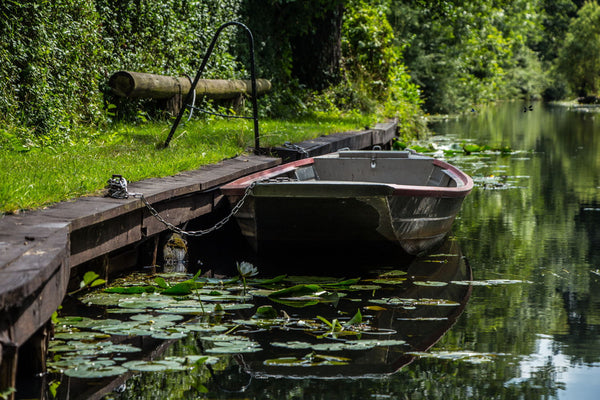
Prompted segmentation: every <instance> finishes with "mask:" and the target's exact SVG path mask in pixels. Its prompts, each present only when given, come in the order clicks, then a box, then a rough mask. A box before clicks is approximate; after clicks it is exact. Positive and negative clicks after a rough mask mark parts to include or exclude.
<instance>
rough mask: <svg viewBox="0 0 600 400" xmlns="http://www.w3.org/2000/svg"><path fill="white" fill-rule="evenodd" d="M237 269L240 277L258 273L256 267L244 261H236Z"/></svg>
mask: <svg viewBox="0 0 600 400" xmlns="http://www.w3.org/2000/svg"><path fill="white" fill-rule="evenodd" d="M237 270H238V273H239V274H240V276H241V277H242V278H249V277H251V276H255V275H258V269H257V268H256V267H255V266H254V265H252V264H250V263H249V262H246V261H242V262H241V263H237Z"/></svg>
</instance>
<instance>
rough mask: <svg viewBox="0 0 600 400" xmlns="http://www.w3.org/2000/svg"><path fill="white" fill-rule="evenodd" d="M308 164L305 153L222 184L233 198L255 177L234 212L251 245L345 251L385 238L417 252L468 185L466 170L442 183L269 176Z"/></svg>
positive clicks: (445, 226)
mask: <svg viewBox="0 0 600 400" xmlns="http://www.w3.org/2000/svg"><path fill="white" fill-rule="evenodd" d="M427 159H428V160H431V161H428V162H429V163H437V164H439V165H437V166H436V167H435V168H438V169H440V168H442V169H443V170H444V171H449V170H450V169H452V171H451V175H454V176H458V175H461V177H462V172H460V171H459V170H457V169H455V168H454V167H451V166H450V165H449V164H445V163H441V162H439V161H437V160H433V159H429V158H427ZM329 161H330V160H328V162H329ZM367 161H368V160H367ZM422 161H423V158H420V159H418V162H420V163H422ZM311 165H312V163H311V160H310V159H308V160H302V162H295V163H291V164H288V165H285V166H280V167H277V168H275V169H274V170H273V171H267V172H264V173H262V174H255V176H252V177H250V178H248V179H242V180H240V181H236V182H234V183H232V184H229V185H226V186H224V187H223V188H222V191H223V193H224V194H225V195H226V196H227V197H228V198H229V200H230V202H231V203H232V205H234V204H236V203H237V202H238V201H239V200H240V199H241V198H242V196H243V194H244V190H245V189H248V185H249V184H250V183H251V182H255V181H257V182H258V183H256V184H255V186H253V187H252V189H251V192H250V193H248V195H247V196H246V198H245V200H244V203H243V206H242V207H241V208H240V210H239V211H238V212H237V213H236V216H235V217H236V220H237V222H238V224H239V226H240V229H241V232H242V234H243V235H244V236H245V237H246V238H247V239H248V241H249V243H250V244H251V246H252V247H253V249H254V250H255V251H257V252H259V253H262V252H268V251H273V250H276V249H285V248H292V249H293V248H302V249H306V248H313V249H318V250H324V251H338V250H339V251H347V250H350V251H352V249H355V248H357V246H363V247H365V248H370V247H372V246H378V245H381V244H385V245H388V244H390V243H392V244H394V245H396V246H399V247H400V248H401V249H402V250H403V251H404V252H406V253H408V254H410V255H418V254H421V253H423V252H426V251H428V250H429V249H431V248H433V247H435V246H436V245H438V244H440V243H442V242H443V240H444V239H445V237H446V236H447V234H448V232H449V231H450V229H451V227H452V224H453V222H454V219H455V217H456V215H457V213H458V212H459V211H460V208H461V206H462V202H463V199H464V197H465V196H466V195H467V194H468V193H469V192H470V190H471V187H472V180H470V178H469V177H467V176H466V175H465V176H464V182H462V183H460V182H459V184H458V187H456V186H447V187H442V188H440V187H438V186H433V185H430V186H425V185H397V184H393V183H380V182H364V181H357V182H355V181H336V180H318V179H308V180H304V181H300V180H284V181H273V178H274V177H280V178H281V176H283V175H285V176H290V171H293V170H294V168H296V169H297V168H308V167H310V166H311ZM380 165H381V163H380ZM311 173H313V172H311ZM265 176H266V177H268V178H269V179H270V180H265ZM454 185H457V184H456V183H454Z"/></svg>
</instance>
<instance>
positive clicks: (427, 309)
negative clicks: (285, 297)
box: [48, 103, 600, 400]
mask: <svg viewBox="0 0 600 400" xmlns="http://www.w3.org/2000/svg"><path fill="white" fill-rule="evenodd" d="M526 106H529V104H526ZM532 106H533V107H532V108H533V110H530V109H529V108H528V109H527V112H523V104H520V103H509V104H505V105H502V106H499V107H495V108H493V109H486V110H479V111H477V112H474V113H471V114H470V115H468V116H467V117H465V118H462V119H459V120H451V121H446V122H439V123H436V124H435V125H433V126H432V129H433V130H434V131H435V132H436V135H435V136H434V137H433V138H431V142H432V143H434V145H435V146H436V147H437V148H438V149H440V150H439V151H438V152H437V153H436V156H437V157H440V158H445V159H446V160H448V161H450V162H451V163H453V164H455V165H457V166H459V167H460V168H461V169H463V170H464V171H465V172H467V173H469V174H470V175H471V176H472V177H473V178H474V181H475V183H476V187H475V189H474V190H473V192H472V193H471V194H470V195H469V196H468V197H467V199H466V200H465V202H464V204H463V208H462V210H461V213H460V215H459V218H458V219H457V220H456V222H455V225H454V229H453V233H452V236H451V237H450V238H449V240H448V241H447V242H446V244H445V245H444V247H443V248H442V249H439V251H438V253H437V254H435V255H433V256H430V257H425V258H421V259H416V260H412V261H411V262H408V261H405V260H400V261H398V264H397V265H393V263H388V264H385V265H381V264H378V265H373V266H372V267H371V268H370V269H369V268H367V269H365V268H364V265H362V266H361V272H360V273H357V272H355V271H354V270H355V269H356V268H355V266H353V265H352V261H351V257H346V258H345V261H344V264H342V265H334V264H335V262H332V264H330V265H331V267H333V268H335V269H337V270H342V271H345V272H347V273H346V277H347V278H355V277H360V278H361V282H359V284H360V285H363V286H364V285H378V286H379V288H377V289H375V288H371V289H368V290H367V289H365V288H364V287H363V288H361V289H360V290H358V289H356V290H355V289H352V290H350V289H348V290H344V291H339V292H338V293H340V294H343V297H340V298H339V299H338V300H337V301H335V302H331V301H327V302H319V303H318V304H315V305H312V306H307V307H303V308H299V307H294V306H290V305H289V304H288V305H285V304H281V303H278V302H273V301H272V300H271V299H269V298H265V297H261V296H255V297H253V298H252V300H251V302H252V304H253V305H254V306H255V307H256V306H258V305H261V304H269V305H273V306H274V308H275V309H276V310H277V311H278V312H281V311H285V312H286V313H287V314H288V316H290V318H291V319H290V320H289V321H292V322H293V323H292V322H284V323H279V324H275V325H274V326H272V327H271V328H265V327H264V326H262V327H257V326H255V325H252V324H251V323H250V322H244V320H245V321H249V320H250V317H251V316H252V315H253V314H254V312H255V311H256V310H255V307H254V308H253V309H245V310H238V311H231V312H227V313H226V314H225V315H223V316H220V317H218V319H219V321H221V322H226V323H227V324H229V325H227V326H228V327H230V326H237V327H236V328H235V330H234V331H233V332H231V335H237V337H243V338H248V339H249V340H250V341H251V342H252V343H254V345H253V346H255V347H254V349H256V348H259V349H260V350H259V351H251V352H247V351H243V352H238V353H236V352H235V351H233V352H228V351H223V352H222V353H218V352H217V353H215V352H214V351H212V352H210V355H211V356H215V357H216V358H214V359H213V361H212V362H211V363H210V366H208V367H207V366H202V367H201V368H200V367H198V368H193V369H192V368H187V369H185V370H183V371H182V370H178V371H177V370H171V371H160V372H143V373H141V372H133V373H129V374H128V375H123V379H121V380H115V379H118V378H115V377H112V378H110V379H108V380H105V381H102V385H105V384H109V385H111V386H108V387H107V389H104V390H103V391H102V390H99V389H98V387H100V386H99V385H96V384H95V385H91V389H90V387H89V385H88V387H84V386H81V381H77V380H71V379H70V378H68V377H65V376H60V375H56V374H55V375H54V376H53V378H54V379H55V382H57V381H60V386H59V390H58V393H59V397H61V398H69V399H77V398H89V397H90V396H91V395H90V394H89V393H96V394H97V396H98V397H97V398H115V399H171V398H172V399H197V398H200V399H201V398H210V399H217V398H218V399H240V398H244V399H245V398H251V399H444V400H447V399H465V398H474V399H527V400H529V399H577V400H581V399H597V398H598V393H599V392H600V379H598V378H599V377H600V335H599V334H600V234H598V233H596V227H597V226H598V225H599V224H600V128H599V123H600V114H593V113H587V112H576V111H573V110H569V109H566V108H562V107H552V106H547V105H542V104H539V103H534V104H533V105H532ZM463 142H465V143H475V144H480V145H483V144H488V145H492V146H508V147H510V148H511V149H512V150H513V151H512V152H511V153H510V154H497V153H485V154H479V155H478V154H471V155H464V154H458V153H457V154H454V155H452V156H450V155H448V154H446V155H444V153H443V151H442V150H441V149H444V148H450V147H456V146H457V145H458V144H461V143H463ZM228 243H229V242H228ZM192 245H194V244H193V243H192ZM196 245H197V246H198V247H199V248H198V249H196V250H195V252H196V253H197V254H200V255H202V254H207V253H208V251H207V250H206V249H207V247H206V246H207V245H206V244H202V243H197V244H196ZM222 245H223V244H222V243H221V244H218V243H217V244H215V243H211V244H210V245H208V246H212V247H214V248H215V249H216V248H219V246H222ZM203 246H204V247H203ZM191 250H193V249H191ZM230 250H232V249H229V248H220V250H219V251H218V252H217V253H219V254H220V256H221V257H222V259H223V262H231V260H230V258H236V257H243V255H242V256H240V255H239V254H238V253H236V254H235V256H234V255H232V254H231V251H230ZM295 252H296V250H295V249H290V252H289V259H290V260H291V259H294V257H295V255H294V253H295ZM199 258H201V259H202V257H199ZM348 259H350V261H348ZM218 260H219V258H218V257H217V258H215V259H203V260H202V261H203V262H204V265H203V268H210V267H211V266H212V267H214V266H215V264H216V263H218V262H219V261H218ZM330 262H331V261H330ZM280 264H281V267H280V268H281V271H282V273H285V272H287V269H286V268H287V265H286V260H285V259H282V260H281V262H280ZM257 267H258V268H259V270H261V265H260V263H258V264H257ZM396 269H403V270H407V272H408V274H407V275H406V276H403V278H404V277H405V278H406V280H405V281H402V282H399V283H391V282H390V281H386V280H385V279H384V280H382V276H385V274H388V273H389V272H390V271H395V270H396ZM322 270H323V271H324V273H325V274H326V273H327V272H328V271H326V269H325V267H323V269H322ZM301 272H302V271H295V273H296V274H298V275H300V274H301ZM311 273H312V274H314V271H311ZM272 276H274V274H273V275H272ZM376 281H377V282H376ZM238 289H239V288H238ZM426 299H431V301H428V300H426ZM417 300H420V301H417ZM377 307H380V308H377ZM357 309H361V310H362V313H363V316H364V322H365V323H366V325H367V327H368V329H366V328H365V329H363V330H361V332H362V333H361V336H360V337H359V340H363V341H369V342H360V343H362V344H365V343H373V340H375V341H376V340H395V341H396V342H388V343H391V345H389V346H387V345H374V346H373V347H371V348H370V349H368V350H366V349H365V350H357V349H350V348H348V347H346V346H348V345H349V344H350V343H351V341H350V342H349V341H348V340H350V339H348V338H347V337H344V336H339V337H337V336H336V337H334V336H327V335H325V336H326V337H319V336H323V335H324V332H325V331H324V330H323V328H320V331H319V330H310V329H306V328H302V327H300V325H302V324H305V323H308V322H309V321H315V322H317V323H318V322H319V321H318V319H317V318H316V316H317V315H319V316H322V317H324V318H325V319H327V320H328V321H332V320H333V319H336V318H339V319H340V321H342V323H344V322H347V321H348V320H349V319H350V317H352V315H354V313H355V312H356V310H357ZM114 315H115V314H112V316H111V318H115V316H114ZM206 318H208V317H204V320H205V322H206V321H208V322H210V323H215V322H216V321H215V318H217V317H215V316H211V317H209V318H208V319H206ZM233 321H237V322H233ZM352 329H354V328H352ZM361 329H362V328H361ZM184 336H185V335H184ZM355 339H357V338H356V337H352V340H355ZM121 340H123V341H125V339H124V338H123V337H121ZM211 340H212V339H211V338H210V337H209V336H207V335H206V334H201V333H197V332H196V333H189V334H187V336H186V337H185V338H183V339H180V340H174V341H172V342H164V341H160V340H153V339H150V338H149V337H148V336H145V339H144V338H134V339H132V338H129V339H128V343H130V344H132V345H135V346H138V347H140V348H144V349H145V348H149V349H150V348H152V349H154V348H156V346H160V345H163V348H162V349H161V350H160V351H158V352H156V353H155V357H156V359H164V358H165V357H180V358H181V357H185V356H189V355H201V354H206V353H207V350H208V351H210V349H214V347H213V344H211ZM244 340H245V339H244ZM400 341H402V342H403V343H402V344H399V343H400ZM324 343H327V345H326V346H323V344H324ZM340 343H342V345H340ZM382 343H383V344H385V343H386V342H382ZM319 345H320V346H319ZM336 346H341V347H336ZM120 356H122V355H120ZM328 357H329V358H328ZM113 358H114V357H113ZM117 358H118V357H117ZM125 378H128V379H125ZM48 381H50V378H48ZM86 396H87V397H86ZM102 396H104V397H102Z"/></svg>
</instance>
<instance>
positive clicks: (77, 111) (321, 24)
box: [0, 0, 600, 140]
mask: <svg viewBox="0 0 600 400" xmlns="http://www.w3.org/2000/svg"><path fill="white" fill-rule="evenodd" d="M577 10H579V12H578V13H577ZM597 10H598V5H597V2H596V1H586V2H584V1H582V0H573V1H572V0H533V1H530V0H512V1H508V0H483V1H475V0H467V1H458V0H436V1H424V0H334V1H331V0H206V1H202V2H197V1H188V0H185V1H182V0H160V1H159V0H148V1H143V2H140V1H138V0H119V1H112V0H110V1H109V0H56V1H53V2H48V1H45V0H24V1H20V2H14V1H9V2H2V3H0V16H1V17H2V18H0V39H1V40H0V59H1V60H2V63H0V115H2V121H3V126H4V127H5V128H2V129H0V133H2V135H3V136H6V135H9V134H10V135H13V134H14V132H17V134H18V135H21V136H30V137H37V138H38V139H39V138H40V137H44V136H48V137H49V140H54V139H56V138H68V136H69V135H70V133H69V132H70V129H71V128H72V127H74V126H77V125H81V124H90V123H92V124H98V123H105V122H106V121H108V120H111V119H114V117H115V115H114V114H115V113H114V109H115V107H114V105H111V103H115V102H118V99H115V98H114V97H111V93H110V91H109V90H108V88H107V80H108V77H109V76H110V74H112V73H113V72H115V71H118V70H122V69H127V70H133V71H137V72H149V73H156V74H162V75H183V74H189V75H193V74H194V73H195V71H196V70H197V68H198V67H199V64H200V61H201V59H202V57H203V56H204V52H205V51H206V48H207V46H208V43H209V42H210V40H211V38H212V36H213V34H214V32H215V31H216V29H217V28H218V27H219V26H220V25H221V24H223V23H225V22H228V21H233V20H236V21H241V22H243V23H245V24H247V25H248V26H249V27H250V29H251V30H252V32H253V35H254V38H255V46H256V60H257V67H258V74H259V76H260V77H262V78H267V79H270V80H272V82H273V85H274V88H275V90H274V91H273V92H272V94H271V95H269V96H268V98H266V99H263V100H261V101H262V104H261V113H262V114H263V115H269V116H272V117H289V116H297V115H301V114H302V113H310V112H320V111H335V110H337V111H336V112H339V111H347V110H355V111H359V112H365V111H366V112H373V111H374V110H378V111H379V112H383V113H386V114H387V115H388V116H398V115H404V116H407V115H409V114H417V113H419V112H420V111H419V110H420V109H423V110H424V111H425V112H429V113H455V112H462V111H464V110H468V109H471V108H472V107H475V106H476V105H478V104H481V103H485V102H490V101H495V100H498V99H507V98H518V97H528V98H538V97H540V96H542V95H549V94H552V96H553V97H559V96H567V95H569V94H570V92H568V91H566V85H565V82H569V85H570V86H569V87H570V88H571V90H572V91H573V92H576V94H581V93H586V94H597V91H598V76H599V73H598V69H599V68H600V67H598V66H599V65H600V63H599V62H598V54H600V51H598V48H599V47H598V46H599V45H598V37H599V34H598V29H599V28H598V26H600V24H599V23H598V15H599V13H598V11H597ZM222 36H223V37H221V38H220V40H219V41H218V43H217V49H216V50H215V51H214V52H213V54H214V55H213V56H211V59H210V60H209V64H208V67H207V68H206V73H205V77H208V78H211V77H218V78H225V79H227V78H245V77H247V76H248V73H247V69H248V50H247V46H246V38H245V37H243V36H241V35H240V34H239V32H235V30H227V31H226V32H224V34H223V35H222ZM563 43H564V46H563V45H562V44H563ZM574 61H575V62H574ZM140 109H143V110H144V112H147V111H148V110H154V111H155V115H156V116H157V117H160V107H159V105H158V104H156V103H155V102H152V101H137V102H134V101H128V102H126V103H125V102H124V103H121V104H119V105H118V110H119V113H120V114H119V115H120V116H121V117H123V118H129V119H135V118H136V116H138V115H139V113H140ZM6 127H8V128H6ZM9 131H10V132H9ZM11 132H12V133H11Z"/></svg>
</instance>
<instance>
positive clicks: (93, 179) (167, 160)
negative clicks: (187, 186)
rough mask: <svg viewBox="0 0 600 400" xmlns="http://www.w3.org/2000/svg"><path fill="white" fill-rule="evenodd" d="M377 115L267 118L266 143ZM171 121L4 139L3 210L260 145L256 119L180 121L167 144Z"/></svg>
mask: <svg viewBox="0 0 600 400" xmlns="http://www.w3.org/2000/svg"><path fill="white" fill-rule="evenodd" d="M374 122H376V121H375V120H374V117H371V116H361V115H356V114H353V115H347V116H335V117H314V118H311V119H303V120H301V121H300V120H298V121H280V120H261V121H260V133H261V147H267V146H275V145H281V144H283V143H284V142H286V141H289V142H292V143H295V142H299V141H302V140H305V139H309V138H315V137H318V136H321V135H324V134H330V133H334V132H343V131H349V130H358V129H363V127H364V126H367V125H372V124H373V123H374ZM170 128H171V125H170V123H151V124H144V125H137V126H136V125H122V126H113V127H111V128H110V129H105V130H101V131H89V132H80V133H78V134H77V135H74V136H75V137H76V139H71V140H70V141H68V142H65V143H61V144H56V143H53V144H52V145H51V146H44V145H42V144H33V143H30V144H29V145H28V146H27V147H21V145H15V144H14V143H13V144H10V143H8V142H4V143H2V147H1V149H0V165H2V168H1V169H0V213H3V214H6V213H15V212H19V211H21V210H26V209H35V208H40V207H43V206H46V205H48V204H51V203H55V202H59V201H63V200H68V199H72V198H75V197H79V196H83V195H86V194H93V193H97V192H98V191H99V190H101V189H102V188H104V187H105V186H106V182H107V180H108V179H109V178H110V177H111V176H112V174H121V175H123V176H124V177H125V178H126V179H127V180H128V181H130V182H133V181H138V180H142V179H146V178H150V177H163V176H168V175H173V174H176V173H178V172H181V171H186V170H191V169H195V168H198V167H200V166H202V165H206V164H211V163H215V162H217V161H220V160H222V159H225V158H229V157H233V156H235V155H238V154H242V153H244V152H247V151H248V149H249V148H251V147H252V146H253V145H254V131H253V126H252V122H250V121H240V120H232V121H227V120H223V119H219V118H216V119H213V120H208V121H191V122H190V123H188V124H186V125H180V127H179V128H178V130H177V132H176V133H175V136H174V138H173V140H172V142H171V145H170V147H169V148H167V149H161V148H160V144H162V143H163V142H164V141H165V139H166V137H167V135H168V133H169V130H170Z"/></svg>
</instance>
